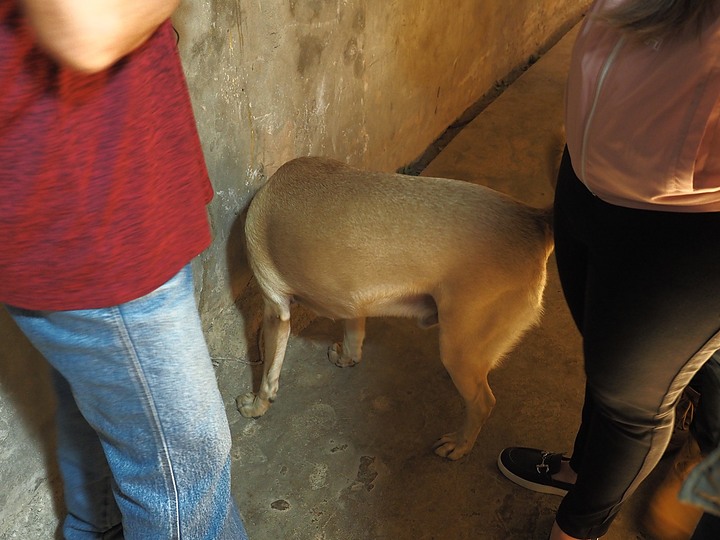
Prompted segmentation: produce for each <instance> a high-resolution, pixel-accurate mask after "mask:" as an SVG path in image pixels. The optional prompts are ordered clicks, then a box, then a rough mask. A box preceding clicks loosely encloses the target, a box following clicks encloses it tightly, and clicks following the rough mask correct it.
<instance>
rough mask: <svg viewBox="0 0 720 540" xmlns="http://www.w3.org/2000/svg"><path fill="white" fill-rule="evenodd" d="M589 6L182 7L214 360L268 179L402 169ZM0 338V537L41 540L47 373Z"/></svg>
mask: <svg viewBox="0 0 720 540" xmlns="http://www.w3.org/2000/svg"><path fill="white" fill-rule="evenodd" d="M589 3H590V0H447V1H444V2H430V1H427V0H252V1H250V0H183V1H182V4H181V7H180V9H179V10H178V11H177V13H176V15H175V16H174V19H173V20H174V23H175V26H176V29H177V32H178V36H179V47H180V51H181V54H182V57H183V62H184V67H185V70H186V73H187V77H188V85H189V88H190V91H191V95H192V98H193V105H194V108H195V113H196V118H197V123H198V127H199V130H200V135H201V139H202V142H203V146H204V151H205V155H206V160H207V164H208V168H209V170H210V175H211V178H212V180H213V184H214V186H215V191H216V195H215V199H214V201H213V203H212V205H211V206H210V209H209V213H210V218H211V222H212V228H213V232H214V237H215V240H214V242H213V245H212V247H211V248H210V249H208V250H207V251H206V252H205V253H204V254H203V255H202V256H201V257H199V258H198V259H197V261H196V262H195V270H196V282H197V285H198V291H197V292H198V299H199V303H200V310H201V314H202V318H203V323H204V327H205V331H206V334H207V337H208V341H209V344H210V348H211V352H212V353H213V355H214V356H215V357H216V358H217V359H218V361H222V360H221V359H222V358H228V357H231V358H244V357H246V356H247V354H248V348H247V346H246V343H247V341H248V339H249V336H251V335H252V332H249V331H248V329H247V328H246V324H245V323H246V321H247V320H248V318H250V317H254V316H256V315H257V314H259V309H260V306H259V305H258V304H257V299H256V298H253V297H252V296H251V295H250V296H247V295H246V296H242V295H243V294H244V293H245V292H246V291H247V285H248V282H249V281H250V274H249V271H248V269H247V267H246V266H245V265H244V262H243V255H242V246H241V244H242V234H241V230H240V227H239V221H238V216H240V215H241V212H242V211H243V210H244V209H245V207H246V206H247V204H248V202H249V200H250V198H251V196H252V194H253V193H254V192H255V191H256V190H257V189H258V188H259V187H260V186H261V185H262V183H263V182H264V181H265V179H266V178H267V176H269V175H270V174H272V172H274V170H276V169H277V167H278V166H279V165H281V164H282V163H283V162H284V161H286V160H288V159H290V158H293V157H296V156H300V155H308V154H324V155H327V156H331V157H335V158H339V159H341V160H345V161H347V162H348V163H351V164H353V165H358V166H363V167H367V168H372V169H376V170H395V169H397V168H399V167H402V166H404V165H406V164H408V163H410V162H412V161H413V160H415V159H416V158H418V157H419V156H420V155H421V154H422V153H423V151H424V150H425V149H426V148H427V147H428V145H429V144H430V143H432V141H434V140H435V139H436V138H437V137H438V136H439V135H440V134H441V133H443V131H444V130H445V129H446V127H447V126H449V125H450V124H452V123H453V122H454V121H455V120H456V119H458V118H459V117H460V116H461V115H462V114H463V112H464V111H466V110H467V109H468V108H469V107H470V106H471V105H472V104H473V103H475V102H476V101H478V100H479V99H480V98H481V97H482V96H483V95H484V94H486V93H487V92H489V91H491V90H492V88H493V86H494V85H495V83H496V82H497V81H498V80H501V79H503V78H504V77H505V76H506V75H507V74H508V73H510V72H512V71H513V70H515V69H517V68H519V67H520V66H522V65H524V64H526V63H527V62H528V60H529V59H530V58H531V57H533V56H535V55H538V54H539V53H541V52H542V51H543V50H544V49H545V48H546V47H548V46H550V45H552V43H553V42H554V40H555V39H556V38H558V37H559V36H560V35H561V34H562V33H563V31H564V30H567V29H568V28H569V27H570V26H571V25H572V24H574V23H575V22H577V20H578V19H579V17H580V15H581V13H582V12H583V11H584V9H585V8H586V7H587V5H588V4H589ZM238 298H239V299H240V300H239V301H236V300H237V299H238ZM238 307H240V308H241V309H238ZM0 338H2V339H0V341H2V343H3V347H2V348H1V349H0V457H1V458H2V459H0V484H1V485H2V486H3V494H4V496H0V538H50V537H51V536H52V531H53V530H54V528H55V527H56V525H57V516H58V515H60V514H62V509H61V508H58V505H59V504H61V501H60V499H59V497H58V496H57V495H56V490H57V486H58V481H57V473H56V470H55V465H54V460H53V452H52V445H53V437H52V433H51V431H52V429H51V425H52V415H53V400H52V398H51V391H50V385H49V379H48V376H47V370H46V368H45V366H44V364H43V362H42V359H41V358H40V357H39V355H38V354H37V352H35V351H34V350H33V349H32V347H31V346H30V345H29V344H28V343H27V341H26V340H24V338H23V337H22V336H21V335H20V333H19V331H18V330H17V328H16V327H15V326H14V324H13V323H12V321H11V320H10V319H9V317H8V316H7V314H6V313H4V311H3V312H0Z"/></svg>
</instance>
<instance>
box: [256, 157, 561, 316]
mask: <svg viewBox="0 0 720 540" xmlns="http://www.w3.org/2000/svg"><path fill="white" fill-rule="evenodd" d="M549 222H550V220H549V212H548V211H546V210H539V209H535V208H531V207H529V206H526V205H524V204H521V203H519V202H516V201H514V200H513V199H511V198H509V197H507V196H505V195H502V194H500V193H498V192H496V191H494V190H491V189H489V188H486V187H483V186H478V185H475V184H471V183H469V182H463V181H458V180H448V179H441V178H426V177H410V176H405V175H400V174H389V173H369V172H366V171H359V170H357V169H354V168H351V167H349V166H347V165H345V164H343V163H340V162H337V161H334V160H329V159H324V158H298V159H295V160H292V161H290V162H288V163H286V164H285V165H283V166H282V167H281V168H280V169H279V170H278V171H277V172H276V173H275V174H274V175H273V177H272V178H271V179H270V180H269V181H268V183H267V184H266V185H265V186H264V187H263V188H262V189H261V190H260V191H259V192H258V193H257V195H256V196H255V198H254V200H253V202H252V204H251V206H250V209H249V212H248V219H247V225H246V235H247V243H248V254H249V259H250V261H251V264H252V268H253V271H254V273H255V275H256V277H257V279H258V281H259V283H260V285H261V287H262V288H263V290H264V291H266V294H268V295H269V296H271V297H273V299H277V300H278V301H280V299H281V298H287V297H294V298H295V299H298V300H300V301H305V302H306V303H308V304H313V303H315V302H314V301H313V299H316V298H323V299H325V300H324V301H323V304H324V305H323V306H317V305H316V306H313V305H311V307H314V308H316V310H317V311H319V312H320V313H321V314H322V315H326V316H332V317H334V318H349V317H350V316H357V315H358V310H360V311H363V313H362V315H363V316H372V315H383V314H393V313H374V312H373V309H372V304H373V303H374V302H375V301H377V300H378V299H382V298H388V297H402V296H406V297H411V296H413V295H416V294H430V295H433V296H434V295H437V294H440V291H438V290H437V289H438V288H439V287H442V286H443V284H447V283H450V282H452V283H460V282H464V281H466V280H467V279H472V280H474V281H476V282H483V283H484V284H485V287H486V289H498V288H502V287H504V284H503V279H504V277H505V276H513V277H512V279H513V281H514V282H517V280H518V276H517V274H518V272H519V271H522V269H527V276H526V277H521V278H520V279H521V281H526V282H528V283H530V282H535V281H536V280H537V276H536V274H537V269H538V268H539V267H540V266H542V267H543V268H544V265H545V261H546V259H547V255H548V254H549V252H550V251H551V250H552V232H551V230H550V226H549ZM529 261H536V263H535V264H528V262H529ZM329 298H338V299H340V298H342V299H343V300H342V301H338V302H337V304H338V305H333V306H331V305H326V304H328V300H327V299H329ZM330 303H332V302H330ZM383 309H385V310H387V308H386V307H385V308H383ZM398 314H399V315H401V314H402V313H398Z"/></svg>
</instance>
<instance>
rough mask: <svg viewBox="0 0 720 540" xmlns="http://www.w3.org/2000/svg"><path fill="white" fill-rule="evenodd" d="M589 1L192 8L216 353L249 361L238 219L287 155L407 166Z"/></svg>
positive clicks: (311, 0)
mask: <svg viewBox="0 0 720 540" xmlns="http://www.w3.org/2000/svg"><path fill="white" fill-rule="evenodd" d="M588 4H589V1H588V0H541V1H538V0H494V1H491V0H484V1H480V0H450V1H448V2H427V1H418V0H390V1H388V0H283V1H277V2H261V1H257V0H254V1H247V0H210V1H204V2H201V1H194V2H189V1H185V2H183V3H182V6H181V8H180V9H179V10H178V12H177V13H176V16H175V17H174V21H175V26H176V28H177V31H178V34H179V40H180V41H179V46H180V50H181V53H182V56H183V61H184V65H185V69H186V72H187V76H188V84H189V87H190V90H191V94H192V96H193V103H194V106H195V110H196V116H197V121H198V125H199V129H200V134H201V138H202V140H203V144H204V148H205V152H206V157H207V163H208V167H209V169H210V174H211V177H212V179H213V182H214V185H215V189H216V196H215V200H214V201H213V203H212V205H211V207H210V214H211V218H212V223H213V230H214V234H215V243H214V245H213V247H212V248H211V249H210V250H208V251H207V252H206V253H205V254H203V256H202V257H200V258H199V259H198V261H197V264H196V271H197V276H196V278H197V281H198V287H199V298H200V302H201V313H202V317H203V321H204V324H205V330H206V333H207V335H208V340H209V343H210V347H211V350H212V351H213V352H214V354H215V355H216V356H219V357H227V356H233V357H237V356H239V355H240V356H242V354H243V349H244V346H243V344H242V343H235V342H233V340H229V339H228V337H227V336H228V332H229V331H230V332H232V333H234V335H236V336H240V335H241V334H240V333H238V332H237V330H238V329H240V330H241V329H242V327H243V320H242V317H240V318H238V317H239V316H238V314H237V313H236V312H235V311H236V310H235V309H234V306H233V301H234V300H235V299H237V298H238V297H239V296H240V295H241V294H242V292H243V290H244V288H245V286H246V284H247V283H248V279H249V273H248V270H247V267H246V265H244V264H243V262H242V247H241V240H242V239H241V236H242V235H241V234H240V231H241V226H240V224H238V223H235V219H236V217H237V216H238V215H239V214H240V213H241V212H242V210H243V209H244V208H245V207H246V206H247V204H248V202H249V199H250V197H251V196H252V194H253V193H254V192H255V191H256V190H257V188H259V187H260V186H261V185H262V183H263V182H264V181H265V179H266V178H267V177H268V176H269V175H271V174H272V173H273V172H274V171H275V170H276V169H277V168H278V167H279V166H280V165H281V164H282V163H284V162H285V161H287V160H289V159H291V158H294V157H296V156H301V155H309V154H322V155H326V156H331V157H335V158H338V159H341V160H343V161H347V162H348V163H351V164H353V165H358V166H363V167H368V168H372V169H378V170H396V169H398V168H399V167H402V166H404V165H406V164H408V163H410V162H412V161H413V160H415V159H416V158H418V157H419V156H420V155H421V154H422V153H423V152H424V151H425V149H426V148H427V147H428V145H430V144H431V143H432V142H433V141H434V140H435V139H436V138H437V137H438V136H439V135H441V134H442V133H443V132H444V130H445V129H446V128H447V127H448V126H449V125H450V124H452V123H453V122H454V121H455V120H457V119H458V118H459V117H460V116H461V115H462V114H463V112H464V111H466V110H467V109H468V108H469V107H471V106H472V105H473V104H474V103H475V102H477V101H478V100H479V99H480V98H481V97H482V96H483V95H484V94H486V93H487V92H489V91H490V90H492V89H493V86H494V85H495V84H496V83H497V82H498V81H500V80H502V79H503V78H504V77H505V76H506V75H507V74H508V73H510V72H512V71H513V70H516V69H518V68H519V67H520V66H523V65H526V64H527V63H528V61H529V60H530V59H531V58H534V57H536V56H537V55H538V54H539V53H541V52H543V51H544V50H545V49H546V48H547V47H548V46H550V45H552V43H554V41H556V40H557V39H558V38H559V37H560V36H561V35H562V33H564V31H566V30H567V29H568V28H569V27H570V26H572V25H573V24H574V23H575V22H577V20H578V19H579V17H580V16H581V14H582V12H583V11H584V9H585V8H586V7H587V5H588Z"/></svg>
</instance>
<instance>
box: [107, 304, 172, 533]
mask: <svg viewBox="0 0 720 540" xmlns="http://www.w3.org/2000/svg"><path fill="white" fill-rule="evenodd" d="M112 312H113V314H114V315H113V318H114V319H115V322H116V325H117V328H118V331H119V334H120V338H121V339H122V342H123V345H124V347H125V348H126V349H127V351H128V353H129V356H130V358H131V359H132V361H131V364H130V365H131V366H132V367H133V369H134V372H135V376H136V380H137V382H138V384H139V385H140V390H141V392H142V394H143V396H144V397H145V404H146V406H147V414H148V417H149V418H150V420H151V422H152V423H154V424H155V427H156V428H157V429H156V430H153V435H154V436H155V437H157V438H158V442H159V443H160V445H161V447H162V450H163V454H164V457H165V465H166V467H167V473H168V474H163V477H164V478H165V480H166V482H167V481H169V482H167V483H169V485H167V483H166V487H167V488H169V489H168V490H169V491H170V492H172V495H173V501H171V504H172V505H173V506H174V513H175V516H174V517H175V538H176V539H178V540H179V539H180V537H181V535H180V501H179V496H178V488H177V480H176V478H175V471H174V469H173V464H172V460H171V458H170V449H169V447H168V444H167V439H166V438H165V432H164V430H163V425H162V422H161V421H160V415H159V414H158V411H157V407H156V406H155V401H154V400H153V396H152V393H151V392H150V385H149V384H148V382H147V377H146V376H145V372H144V371H143V368H142V364H141V363H140V359H139V356H138V354H137V348H136V347H135V344H134V343H133V340H132V338H131V337H130V331H129V329H128V325H127V324H126V322H125V317H124V316H123V313H122V310H121V309H120V306H116V307H114V308H113V309H112Z"/></svg>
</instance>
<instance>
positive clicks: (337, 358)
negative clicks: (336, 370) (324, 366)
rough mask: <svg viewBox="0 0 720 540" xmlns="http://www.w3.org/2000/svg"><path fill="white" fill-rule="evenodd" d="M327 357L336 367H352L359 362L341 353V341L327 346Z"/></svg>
mask: <svg viewBox="0 0 720 540" xmlns="http://www.w3.org/2000/svg"><path fill="white" fill-rule="evenodd" d="M328 359H329V360H330V361H331V362H332V363H333V364H335V365H336V366H338V367H353V366H354V365H356V364H357V363H358V362H360V360H355V359H353V358H350V357H349V356H344V355H343V349H342V343H334V344H333V345H331V346H330V347H329V348H328Z"/></svg>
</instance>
